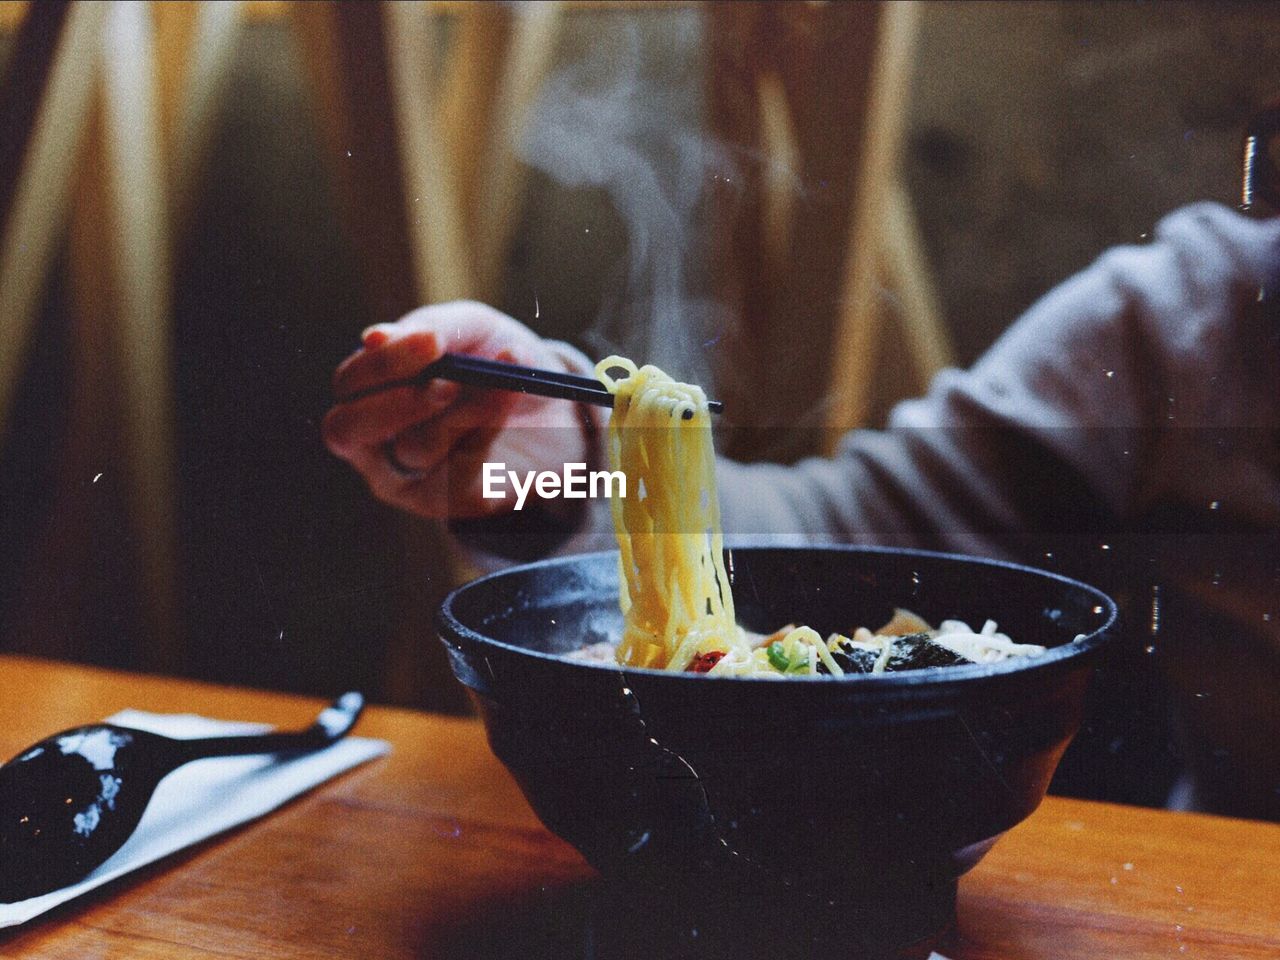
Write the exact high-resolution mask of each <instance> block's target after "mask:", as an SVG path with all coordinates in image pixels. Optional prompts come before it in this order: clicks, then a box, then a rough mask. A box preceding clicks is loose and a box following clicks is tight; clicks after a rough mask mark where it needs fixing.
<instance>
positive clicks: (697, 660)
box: [689, 650, 724, 673]
mask: <svg viewBox="0 0 1280 960" xmlns="http://www.w3.org/2000/svg"><path fill="white" fill-rule="evenodd" d="M723 658H724V651H723V650H708V651H707V652H706V653H700V654H698V655H697V656H696V657H694V658H693V662H692V663H691V664H689V673H707V672H709V671H710V670H711V668H712V667H714V666H715V665H716V664H717V663H719V662H720V661H721V660H722V659H723Z"/></svg>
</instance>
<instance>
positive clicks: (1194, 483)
mask: <svg viewBox="0 0 1280 960" xmlns="http://www.w3.org/2000/svg"><path fill="white" fill-rule="evenodd" d="M1278 266H1280V223H1277V222H1255V221H1250V220H1247V219H1245V218H1244V217H1241V216H1240V215H1238V214H1235V213H1233V212H1231V211H1229V210H1227V209H1226V208H1224V207H1220V206H1216V205H1211V204H1201V205H1195V206H1191V207H1187V208H1185V209H1182V210H1180V211H1178V212H1176V213H1173V214H1171V215H1170V216H1168V217H1167V218H1165V219H1164V220H1163V221H1162V222H1161V223H1160V224H1159V226H1158V227H1157V229H1156V231H1155V237H1154V240H1153V242H1152V243H1150V244H1147V245H1144V246H1126V247H1119V248H1116V249H1113V250H1111V251H1110V252H1108V253H1106V254H1105V255H1104V256H1102V257H1101V258H1100V259H1099V260H1098V261H1097V262H1095V263H1094V264H1093V265H1092V266H1091V267H1089V268H1088V269H1087V270H1085V271H1083V272H1082V273H1080V274H1078V275H1077V276H1075V277H1074V278H1072V279H1071V280H1068V281H1067V282H1066V283H1063V284H1062V285H1060V286H1059V287H1057V288H1056V289H1055V290H1054V291H1053V292H1051V293H1050V294H1048V295H1047V296H1046V297H1044V298H1043V299H1042V300H1040V301H1039V302H1038V303H1037V304H1035V305H1034V306H1033V307H1032V308H1031V309H1030V310H1029V311H1028V312H1027V313H1026V314H1025V315H1024V316H1023V317H1022V318H1021V319H1020V320H1018V321H1017V323H1015V324H1014V325H1013V326H1012V327H1011V328H1010V329H1009V330H1008V332H1007V333H1006V334H1005V335H1004V336H1003V337H1002V338H1001V339H1000V340H999V341H998V342H997V343H996V344H995V345H994V346H993V347H992V348H991V349H990V350H989V351H988V353H987V354H986V355H985V356H984V357H983V358H982V359H981V360H979V361H978V363H977V364H975V365H974V366H973V367H972V368H971V369H969V370H966V371H960V370H947V371H944V372H943V373H941V374H939V376H938V377H937V378H936V379H935V380H934V382H933V384H932V386H931V388H930V390H929V392H928V393H927V395H926V396H924V397H922V398H920V399H917V400H911V401H907V402H905V403H902V404H900V405H899V406H898V407H897V408H896V409H895V410H894V411H893V413H892V415H891V417H890V420H889V424H888V428H887V429H886V430H884V431H871V430H856V431H853V432H851V433H849V434H848V435H847V436H846V437H845V438H844V439H843V441H842V443H841V444H840V447H839V450H838V452H837V454H836V455H835V456H834V457H831V458H814V459H809V460H806V461H803V462H801V463H800V464H797V465H795V466H792V467H781V466H773V465H750V466H746V465H741V464H732V463H724V464H723V465H722V469H721V475H720V497H721V505H722V510H723V514H724V519H725V526H726V530H727V531H730V532H731V533H733V534H738V535H744V536H750V537H754V536H759V535H767V536H774V537H791V538H795V537H803V538H808V539H824V540H826V539H834V540H838V541H844V542H858V541H872V542H888V543H894V544H903V545H917V546H928V547H934V548H944V549H961V550H966V551H971V552H979V553H986V554H1014V555H1021V556H1027V555H1028V554H1029V553H1030V552H1031V551H1032V549H1033V548H1034V545H1035V544H1037V543H1038V542H1040V541H1041V539H1042V538H1043V535H1044V534H1046V533H1048V534H1053V533H1064V532H1079V531H1080V524H1081V523H1082V522H1086V521H1087V522H1089V523H1091V524H1092V525H1094V526H1096V527H1098V528H1100V529H1107V528H1114V527H1115V526H1116V525H1117V524H1130V523H1133V522H1135V521H1138V520H1139V519H1140V518H1141V517H1142V516H1144V515H1145V514H1147V513H1148V512H1150V511H1152V510H1153V509H1157V508H1159V509H1160V510H1162V511H1163V509H1164V508H1165V507H1166V506H1167V505H1168V504H1170V503H1172V502H1178V503H1181V504H1184V505H1187V506H1191V507H1198V508H1203V509H1205V510H1207V509H1210V505H1211V504H1214V503H1215V502H1216V503H1217V506H1216V507H1214V508H1213V509H1215V510H1216V509H1223V510H1230V511H1231V512H1232V513H1234V514H1236V515H1239V516H1241V517H1247V518H1248V519H1249V520H1250V521H1251V522H1257V523H1263V524H1270V525H1273V526H1276V525H1280V514H1278V512H1277V511H1278V510H1280V488H1278V487H1277V473H1276V469H1275V466H1276V461H1275V430H1276V428H1277V424H1278V423H1280V416H1277V409H1278V407H1280V386H1278V384H1280V365H1277V336H1278V335H1280V326H1278V325H1277V322H1276V318H1275V310H1274V309H1264V308H1265V307H1268V306H1269V304H1270V301H1269V300H1268V297H1267V289H1268V286H1269V285H1271V284H1272V283H1273V281H1274V280H1276V279H1277V277H1276V275H1277V267H1278ZM1277 295H1280V291H1277ZM1223 430H1228V431H1232V442H1231V444H1230V449H1227V448H1226V447H1225V446H1224V445H1223V443H1222V437H1221V435H1220V432H1221V431H1223Z"/></svg>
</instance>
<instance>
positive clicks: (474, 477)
mask: <svg viewBox="0 0 1280 960" xmlns="http://www.w3.org/2000/svg"><path fill="white" fill-rule="evenodd" d="M362 340H363V346H362V347H361V349H359V350H357V351H356V352H355V353H354V354H352V355H351V356H350V357H348V358H347V359H346V360H344V361H343V362H342V364H341V365H340V366H339V367H338V369H337V370H336V371H335V373H334V395H335V397H336V398H338V401H339V402H337V403H336V404H335V405H334V407H333V408H332V409H331V410H330V411H329V413H328V414H327V415H326V417H325V420H324V425H323V435H324V440H325V443H326V445H327V446H328V447H329V449H330V450H331V451H332V452H333V453H334V454H336V455H337V456H339V457H341V458H343V459H344V460H346V461H347V462H349V463H350V464H351V465H352V466H353V467H354V468H355V469H356V470H357V471H358V472H359V473H360V474H361V476H362V477H363V478H364V480H365V482H366V483H367V484H368V485H369V488H370V490H371V491H372V492H373V493H374V495H375V496H377V497H378V498H379V499H381V500H384V501H386V502H388V503H391V504H393V505H395V506H398V507H402V508H404V509H407V510H410V511H412V512H415V513H418V514H421V515H424V516H428V517H433V518H437V519H446V518H450V517H473V516H483V515H487V514H491V513H493V512H495V511H496V510H501V509H504V508H505V506H506V505H505V504H504V502H503V501H495V500H486V499H483V498H482V497H481V496H480V477H481V472H482V468H483V461H484V460H485V459H490V458H491V459H495V460H501V459H502V458H503V452H502V450H503V447H504V445H506V446H512V447H519V448H520V449H521V450H525V449H528V448H530V447H531V446H532V447H533V448H534V449H536V450H537V451H538V456H540V457H545V459H546V463H545V464H536V465H535V466H540V467H541V468H543V469H548V470H558V469H560V467H561V465H562V458H563V459H581V458H582V456H583V454H582V448H583V445H584V442H585V441H584V440H583V439H582V432H581V423H580V420H579V415H578V412H577V410H576V408H575V406H574V404H572V403H566V402H564V401H561V400H548V399H546V398H543V397H537V396H532V395H526V394H518V393H512V392H509V391H503V390H486V389H480V388H476V387H464V386H460V385H458V384H457V383H453V382H450V381H447V380H443V379H437V380H432V381H430V382H428V383H426V384H421V385H418V384H413V383H411V382H409V381H411V380H412V378H413V377H415V376H416V375H417V374H419V373H420V372H421V371H422V370H423V368H425V367H427V366H428V365H429V364H431V363H432V362H434V361H436V360H437V359H439V357H441V356H442V355H443V354H445V353H453V354H463V355H467V356H473V357H481V358H484V359H487V360H497V361H500V362H504V363H515V364H522V365H526V366H530V367H538V368H543V369H564V361H563V360H562V359H561V356H560V355H559V354H558V353H557V352H556V351H555V350H554V349H552V348H551V347H550V346H549V345H548V343H547V342H546V341H544V340H543V339H542V338H540V337H539V336H538V335H537V334H535V333H534V332H533V331H532V330H530V329H528V328H527V327H525V326H524V325H523V324H521V323H519V322H517V321H516V320H513V319H512V318H510V317H508V316H506V315H504V314H502V313H499V312H498V311H497V310H494V309H492V308H491V307H487V306H485V305H483V304H479V303H472V302H467V301H459V302H454V303H446V304H439V305H435V306H429V307H423V308H421V309H419V310H415V311H413V312H412V313H410V314H408V315H406V316H405V317H404V318H403V319H401V320H399V321H397V322H395V323H386V324H376V325H375V326H373V327H370V328H369V329H367V330H366V331H365V332H364V335H363V337H362ZM402 381H403V382H402ZM399 382H402V383H400V385H398V386H397V385H395V384H397V383H399ZM380 388H384V389H380ZM353 397H354V399H352V398H353ZM344 398H346V402H343V400H344ZM543 428H553V429H543ZM531 432H532V433H536V434H537V435H538V436H539V437H541V438H544V439H542V440H540V441H537V442H532V443H531V438H530V436H529V434H530V433H531Z"/></svg>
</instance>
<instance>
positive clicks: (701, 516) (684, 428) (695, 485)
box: [596, 357, 751, 670]
mask: <svg viewBox="0 0 1280 960" xmlns="http://www.w3.org/2000/svg"><path fill="white" fill-rule="evenodd" d="M618 369H622V370H624V371H626V374H627V375H626V376H625V377H620V378H617V379H615V378H614V377H611V376H610V375H609V371H611V370H618ZM596 376H597V377H599V378H600V382H601V383H603V384H604V385H605V386H606V387H607V388H608V389H609V390H610V392H612V393H613V395H614V407H613V416H612V417H611V418H610V420H609V434H608V449H609V468H610V469H611V470H624V469H625V471H626V473H627V492H628V496H627V497H626V498H625V499H623V498H618V497H615V498H614V499H613V500H612V501H611V504H612V508H613V522H614V528H615V530H616V532H617V535H618V547H619V551H620V563H621V576H620V580H621V590H620V597H619V599H620V602H621V604H622V612H623V615H624V617H625V621H626V622H625V627H624V630H623V636H622V643H621V644H620V645H619V647H618V661H619V662H620V663H624V664H628V665H630V666H634V667H658V668H666V669H668V670H684V669H685V668H686V667H688V666H689V664H690V663H692V662H693V659H694V657H696V656H698V655H699V654H702V653H708V652H711V651H719V652H721V653H725V652H734V651H736V652H738V653H740V654H741V657H742V659H744V660H749V659H750V655H751V651H750V650H749V649H748V648H747V645H746V642H745V640H744V639H743V637H742V634H741V631H739V629H738V627H737V624H736V622H735V620H734V613H733V596H732V595H731V593H730V591H729V578H728V576H727V575H726V573H725V569H724V542H723V537H722V534H721V532H720V503H719V499H718V498H717V497H716V482H715V450H714V448H713V446H712V443H711V416H710V414H709V412H708V411H707V398H706V396H705V395H704V394H703V392H702V390H701V389H700V388H699V387H697V386H693V385H692V384H686V383H679V382H677V381H675V380H672V379H671V377H669V376H667V375H666V374H665V373H663V372H662V371H661V370H659V369H658V368H657V367H654V366H644V367H640V368H638V369H637V368H636V365H635V364H634V363H632V362H631V361H630V360H627V359H625V358H623V357H609V358H607V359H605V360H602V361H601V362H600V363H599V364H597V365H596ZM686 417H688V419H686Z"/></svg>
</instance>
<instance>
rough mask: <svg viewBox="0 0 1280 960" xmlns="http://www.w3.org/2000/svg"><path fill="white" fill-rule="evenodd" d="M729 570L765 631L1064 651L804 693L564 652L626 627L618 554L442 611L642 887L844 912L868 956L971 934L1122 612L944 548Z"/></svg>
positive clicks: (1027, 573)
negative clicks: (901, 624) (957, 914)
mask: <svg viewBox="0 0 1280 960" xmlns="http://www.w3.org/2000/svg"><path fill="white" fill-rule="evenodd" d="M726 558H727V562H728V567H729V570H730V571H731V573H730V576H731V579H732V581H733V592H734V599H735V603H736V605H737V613H738V620H739V622H740V623H741V624H742V625H743V626H745V627H747V628H749V629H753V630H757V631H762V632H771V631H773V630H775V629H777V628H778V627H780V626H782V625H784V624H787V623H804V624H808V625H810V626H813V627H814V628H816V629H817V630H818V632H819V633H821V634H823V635H824V636H825V635H826V634H827V633H828V632H829V631H833V630H840V631H841V632H846V633H847V632H849V631H850V630H852V629H853V628H854V627H856V626H859V625H866V626H870V627H872V628H874V627H875V626H877V625H879V624H881V623H883V622H885V621H887V620H888V619H889V616H890V615H891V613H892V611H893V608H894V607H897V606H902V607H907V608H909V609H911V610H913V611H915V612H916V613H918V614H920V615H921V616H923V617H924V618H925V619H926V620H929V621H930V622H934V623H937V622H939V621H941V620H943V619H961V620H964V621H966V622H968V623H969V624H971V625H973V626H975V627H980V626H981V624H982V623H983V622H984V621H985V620H987V619H993V620H995V621H997V623H998V624H999V627H1000V630H1001V632H1003V633H1006V634H1008V635H1009V636H1011V637H1013V638H1014V639H1015V640H1016V641H1018V642H1021V643H1037V644H1042V645H1044V646H1046V647H1050V648H1052V649H1050V650H1049V651H1048V652H1047V653H1045V654H1044V655H1043V656H1040V657H1038V658H1035V659H1025V660H1010V661H1006V662H1004V663H1000V664H994V665H989V666H980V665H971V666H960V667H944V668H934V669H928V670H914V671H905V672H902V673H890V674H883V675H879V676H853V677H841V678H834V677H819V678H813V679H787V680H770V679H753V678H719V677H706V676H701V675H696V674H670V673H664V672H661V671H653V670H633V669H619V668H617V667H613V666H611V665H595V664H590V663H583V662H575V661H570V660H566V659H563V658H562V657H561V656H558V655H559V654H563V653H567V652H569V651H571V650H574V649H576V648H578V647H580V646H582V645H584V644H587V643H592V642H595V641H598V640H602V639H606V638H611V637H616V636H618V635H619V632H620V627H621V615H620V613H619V611H618V570H617V554H613V553H608V554H591V555H585V556H576V557H568V558H564V559H557V560H549V561H543V562H540V563H534V564H529V565H527V566H521V567H515V568H512V569H508V570H504V571H502V572H500V573H497V574H494V575H492V576H488V577H485V578H483V579H480V580H477V581H475V582H473V583H470V584H468V585H466V586H464V587H462V588H461V589H459V590H457V591H455V592H454V593H452V594H451V595H450V596H449V597H448V598H447V599H446V600H445V602H444V605H443V607H442V609H441V612H440V632H441V638H442V639H443V641H444V643H445V645H446V647H447V648H448V651H449V656H450V659H451V662H452V666H453V670H454V672H455V674H456V675H457V677H458V679H459V680H460V681H462V683H463V684H465V685H466V686H467V688H468V689H469V690H470V692H471V694H472V696H473V699H474V700H475V702H476V704H477V705H478V707H479V710H480V712H481V715H482V716H483V718H484V722H485V726H486V728H487V730H488V734H489V742H490V744H491V746H492V748H493V751H494V753H495V754H497V756H498V758H499V759H501V760H502V762H503V763H504V764H506V766H507V768H508V769H509V770H510V771H511V772H512V774H514V776H515V777H516V779H517V780H518V781H519V784H520V786H521V788H522V789H523V791H524V794H525V796H526V797H527V798H528V800H529V802H530V804H532V806H533V808H534V810H535V811H536V812H537V814H538V816H539V817H541V818H542V821H543V822H544V823H545V824H546V825H547V826H548V827H549V828H550V829H551V830H553V831H554V832H555V833H557V834H559V835H560V836H561V837H563V838H564V839H565V840H567V841H569V842H570V843H571V844H573V845H574V846H575V847H576V848H577V849H578V850H579V851H581V852H582V854H583V855H584V856H585V857H586V858H587V860H589V861H590V862H591V863H592V864H593V865H594V866H595V867H597V868H598V869H599V870H600V871H601V872H602V873H603V874H605V875H606V876H608V877H613V878H618V879H620V880H621V881H623V882H625V883H628V884H630V885H632V886H634V887H635V888H636V889H643V890H646V891H655V890H668V891H673V894H672V899H673V900H679V901H682V902H683V903H685V905H686V906H687V905H688V903H689V898H690V897H692V898H694V899H695V901H697V902H703V903H705V904H706V905H707V909H706V912H708V913H718V912H719V906H712V903H713V901H714V902H715V903H717V904H720V905H722V904H723V903H726V902H731V903H735V904H742V903H745V902H754V903H755V904H756V906H755V907H753V908H752V910H751V911H749V913H750V915H751V916H754V917H755V918H756V921H755V922H758V923H759V924H760V925H761V926H764V925H771V924H777V923H780V922H781V923H789V922H792V921H793V920H794V918H797V917H814V916H818V917H824V918H825V920H824V921H823V923H821V924H819V926H820V927H822V928H823V929H833V928H839V929H841V930H842V935H846V936H852V937H853V938H854V939H855V940H856V941H857V942H858V943H861V944H863V945H865V946H868V947H871V946H884V945H894V944H902V943H907V942H910V941H913V940H919V939H920V938H923V937H927V936H928V935H930V934H932V933H934V932H936V931H937V930H938V929H939V928H940V927H943V926H945V925H946V924H947V923H948V922H949V920H950V919H951V917H952V915H953V912H954V904H955V893H956V882H957V878H958V877H959V876H960V875H961V874H962V873H964V872H965V871H966V870H968V869H969V868H970V867H972V866H973V865H974V864H975V863H976V862H977V861H978V860H979V858H981V857H982V855H983V854H984V853H985V852H986V851H987V850H988V849H990V847H991V845H992V844H993V843H994V842H995V840H996V838H998V837H999V836H1000V834H1001V833H1003V832H1004V831H1006V830H1008V829H1009V828H1010V827H1012V826H1014V825H1015V824H1016V823H1018V822H1019V821H1021V820H1022V819H1023V818H1025V817H1026V816H1027V815H1028V814H1030V813H1031V812H1032V811H1033V810H1034V809H1035V808H1036V806H1037V805H1038V804H1039V803H1040V800H1041V798H1042V797H1043V796H1044V792H1045V788H1046V787H1047V786H1048V784H1049V779H1050V777H1051V776H1052V774H1053V771H1054V768H1055V766H1056V765H1057V763H1058V759H1059V758H1060V757H1061V755H1062V752H1063V750H1064V749H1065V748H1066V746H1067V743H1068V741H1069V740H1070V739H1071V737H1072V736H1073V735H1074V733H1075V732H1076V730H1077V728H1078V727H1079V724H1080V720H1081V710H1082V704H1083V700H1084V692H1085V686H1086V683H1087V681H1088V679H1089V675H1090V673H1091V669H1092V661H1093V660H1094V658H1095V656H1096V655H1097V654H1098V652H1099V649H1100V647H1101V646H1102V645H1103V643H1104V641H1105V639H1106V637H1107V636H1108V635H1109V634H1110V633H1111V632H1112V629H1113V627H1114V625H1115V621H1116V609H1115V604H1114V603H1113V602H1112V601H1111V600H1110V599H1109V598H1108V597H1107V596H1105V595H1104V594H1102V593H1100V592H1099V591H1097V590H1095V589H1093V588H1092V587H1088V586H1086V585H1084V584H1082V583H1078V582H1076V581H1073V580H1068V579H1066V578H1064V577H1060V576H1057V575H1055V574H1052V573H1047V572H1044V571H1040V570H1034V569H1031V568H1029V567H1022V566H1016V565H1013V564H1007V563H998V562H992V561H986V560H978V559H972V558H967V557H959V556H948V555H943V554H935V553H925V552H917V551H906V550H886V549H872V548H852V547H850V548H841V547H830V548H797V549H788V548H748V549H734V550H731V551H729V552H728V553H727V554H726ZM1077 638H1079V639H1077ZM744 896H745V897H746V898H747V899H745V900H744ZM700 897H701V898H704V899H702V900H698V898H700ZM761 911H763V912H761ZM735 922H742V921H741V920H739V921H735ZM745 922H746V923H747V924H748V926H749V925H750V923H751V922H753V921H751V920H750V919H748V920H747V921H745Z"/></svg>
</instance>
